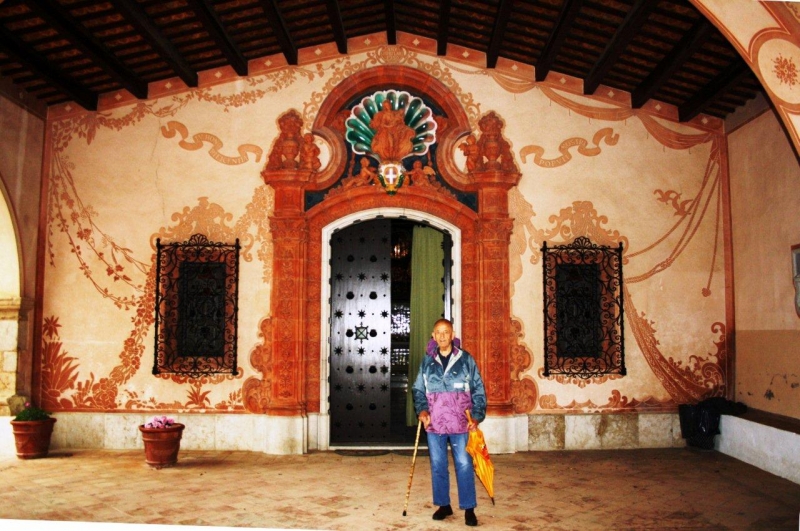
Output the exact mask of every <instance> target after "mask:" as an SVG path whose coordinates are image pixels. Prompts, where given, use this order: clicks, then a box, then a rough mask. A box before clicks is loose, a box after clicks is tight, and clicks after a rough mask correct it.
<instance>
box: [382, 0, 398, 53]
mask: <svg viewBox="0 0 800 531" xmlns="http://www.w3.org/2000/svg"><path fill="white" fill-rule="evenodd" d="M383 5H384V13H385V17H386V42H387V43H388V44H390V45H395V44H397V18H396V17H395V14H394V0H384V2H383Z"/></svg>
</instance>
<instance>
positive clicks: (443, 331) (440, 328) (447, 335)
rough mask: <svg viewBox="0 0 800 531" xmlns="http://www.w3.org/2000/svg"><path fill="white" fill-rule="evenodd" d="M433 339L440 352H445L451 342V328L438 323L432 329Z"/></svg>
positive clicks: (445, 324)
mask: <svg viewBox="0 0 800 531" xmlns="http://www.w3.org/2000/svg"><path fill="white" fill-rule="evenodd" d="M433 339H434V340H435V341H436V344H437V345H439V349H440V350H447V349H449V348H450V344H451V343H452V342H453V327H451V326H450V325H449V324H447V323H439V324H438V325H436V327H435V328H434V329H433Z"/></svg>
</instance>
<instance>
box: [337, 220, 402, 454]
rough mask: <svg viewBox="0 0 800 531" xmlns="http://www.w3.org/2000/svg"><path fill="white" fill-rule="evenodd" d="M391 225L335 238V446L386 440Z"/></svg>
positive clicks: (354, 229) (372, 225)
mask: <svg viewBox="0 0 800 531" xmlns="http://www.w3.org/2000/svg"><path fill="white" fill-rule="evenodd" d="M390 236H391V222H390V221H389V220H372V221H369V222H364V223H359V224H356V225H352V226H350V227H347V228H345V229H342V230H341V231H338V232H336V233H335V234H334V235H333V237H332V239H331V281H330V282H331V350H330V352H331V356H330V367H331V372H330V418H331V427H330V430H331V434H330V442H331V444H333V445H336V444H348V443H370V442H386V441H388V440H389V437H390V422H391V402H390V398H391V393H390V383H391V380H390V377H391V375H390V373H391V370H390V369H391V360H390V356H389V352H390V350H391V261H390V260H391V259H390V250H391V238H390Z"/></svg>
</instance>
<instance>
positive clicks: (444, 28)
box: [436, 0, 450, 55]
mask: <svg viewBox="0 0 800 531" xmlns="http://www.w3.org/2000/svg"><path fill="white" fill-rule="evenodd" d="M449 36H450V0H442V2H441V3H440V4H439V31H438V32H437V34H436V55H447V40H448V37H449Z"/></svg>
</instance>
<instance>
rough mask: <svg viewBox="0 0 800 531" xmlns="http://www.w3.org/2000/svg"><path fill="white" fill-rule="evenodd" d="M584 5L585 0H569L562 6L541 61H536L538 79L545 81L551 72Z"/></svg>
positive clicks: (540, 57) (540, 56) (541, 55)
mask: <svg viewBox="0 0 800 531" xmlns="http://www.w3.org/2000/svg"><path fill="white" fill-rule="evenodd" d="M582 5H583V0H567V1H566V2H564V5H562V6H561V12H560V13H559V14H558V19H557V20H556V24H555V26H554V27H553V31H552V32H551V33H550V36H549V37H548V38H547V42H546V43H545V45H544V48H543V49H542V53H541V54H540V55H539V61H537V63H536V66H535V71H536V81H544V80H545V78H546V77H547V74H548V73H550V70H551V69H552V68H553V65H554V64H555V62H556V58H557V57H558V52H559V51H560V50H561V47H562V46H563V45H564V41H566V39H567V36H568V35H569V30H570V28H572V23H573V22H574V21H575V18H576V17H577V16H578V13H579V12H580V10H581V6H582Z"/></svg>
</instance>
